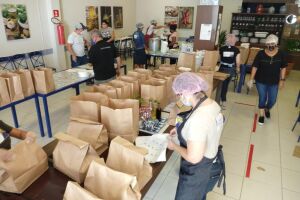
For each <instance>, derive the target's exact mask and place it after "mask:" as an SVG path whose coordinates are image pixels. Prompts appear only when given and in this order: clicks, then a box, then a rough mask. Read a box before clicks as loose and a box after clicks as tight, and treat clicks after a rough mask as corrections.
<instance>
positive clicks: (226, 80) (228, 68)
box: [219, 66, 235, 102]
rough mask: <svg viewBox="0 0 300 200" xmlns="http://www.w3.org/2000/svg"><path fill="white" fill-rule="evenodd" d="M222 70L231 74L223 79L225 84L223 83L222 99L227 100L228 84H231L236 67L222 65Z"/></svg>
mask: <svg viewBox="0 0 300 200" xmlns="http://www.w3.org/2000/svg"><path fill="white" fill-rule="evenodd" d="M219 71H220V72H223V73H227V74H229V75H230V76H229V77H228V78H227V79H225V80H224V81H223V84H222V90H221V101H223V102H224V101H226V100H227V98H226V97H227V92H228V86H229V83H230V81H231V79H232V77H233V76H234V75H235V68H234V67H223V66H221V67H220V69H219Z"/></svg>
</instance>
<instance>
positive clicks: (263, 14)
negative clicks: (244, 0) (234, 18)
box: [232, 13, 287, 17]
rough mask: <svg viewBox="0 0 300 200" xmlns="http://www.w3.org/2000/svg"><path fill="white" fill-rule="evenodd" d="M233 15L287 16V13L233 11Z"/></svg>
mask: <svg viewBox="0 0 300 200" xmlns="http://www.w3.org/2000/svg"><path fill="white" fill-rule="evenodd" d="M232 14H233V15H252V16H277V17H285V16H286V15H287V14H277V13H274V14H269V13H262V14H259V13H232Z"/></svg>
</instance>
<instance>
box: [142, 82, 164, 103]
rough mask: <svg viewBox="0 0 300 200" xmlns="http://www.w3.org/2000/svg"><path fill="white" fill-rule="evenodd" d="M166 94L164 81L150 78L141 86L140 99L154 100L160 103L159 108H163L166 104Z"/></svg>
mask: <svg viewBox="0 0 300 200" xmlns="http://www.w3.org/2000/svg"><path fill="white" fill-rule="evenodd" d="M166 92H167V87H166V81H165V80H163V79H155V78H152V79H149V80H147V81H144V82H142V84H141V98H142V99H145V100H150V99H152V100H155V101H157V102H158V103H160V106H161V108H164V107H165V106H166V105H167V104H168V97H167V96H166Z"/></svg>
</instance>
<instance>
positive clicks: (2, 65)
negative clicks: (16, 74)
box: [0, 56, 16, 71]
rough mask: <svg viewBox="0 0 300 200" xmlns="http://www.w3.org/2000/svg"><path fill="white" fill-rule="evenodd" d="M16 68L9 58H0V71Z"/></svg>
mask: <svg viewBox="0 0 300 200" xmlns="http://www.w3.org/2000/svg"><path fill="white" fill-rule="evenodd" d="M15 69H16V66H15V64H14V62H13V59H12V57H11V56H7V57H0V70H9V71H10V70H15Z"/></svg>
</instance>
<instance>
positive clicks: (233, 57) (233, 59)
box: [219, 34, 240, 106]
mask: <svg viewBox="0 0 300 200" xmlns="http://www.w3.org/2000/svg"><path fill="white" fill-rule="evenodd" d="M235 43H236V37H235V35H234V34H227V36H226V45H225V46H223V47H221V48H220V50H219V53H220V57H221V65H220V69H219V71H220V72H224V73H227V74H229V75H230V76H229V77H228V78H227V79H226V80H224V81H223V85H222V90H221V102H222V106H225V105H224V103H225V102H226V101H227V98H226V97H227V91H228V86H229V83H230V81H231V79H232V77H233V76H235V75H236V74H238V73H239V71H240V50H239V49H238V48H237V47H235Z"/></svg>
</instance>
